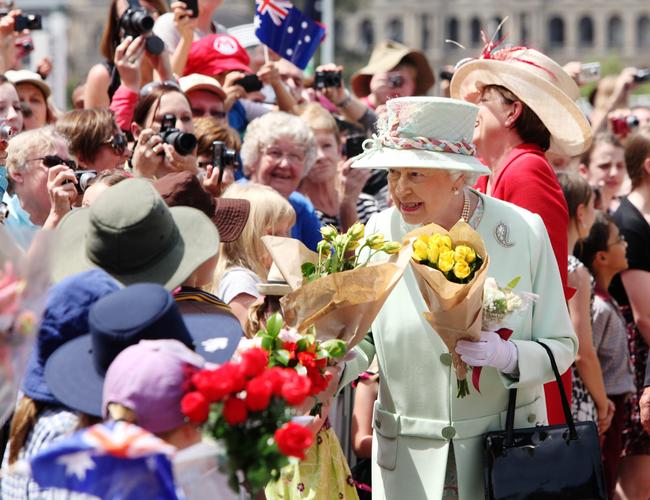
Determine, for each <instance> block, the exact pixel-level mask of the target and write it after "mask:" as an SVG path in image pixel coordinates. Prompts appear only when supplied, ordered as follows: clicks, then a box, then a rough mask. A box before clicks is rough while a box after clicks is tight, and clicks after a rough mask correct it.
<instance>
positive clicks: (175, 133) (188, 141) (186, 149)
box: [160, 114, 196, 156]
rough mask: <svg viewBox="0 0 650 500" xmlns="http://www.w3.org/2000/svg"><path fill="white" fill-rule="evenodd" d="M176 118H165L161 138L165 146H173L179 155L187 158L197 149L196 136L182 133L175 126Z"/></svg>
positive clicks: (171, 116)
mask: <svg viewBox="0 0 650 500" xmlns="http://www.w3.org/2000/svg"><path fill="white" fill-rule="evenodd" d="M175 124H176V117H175V116H174V115H172V114H169V115H165V116H163V119H162V123H161V125H160V137H161V138H162V140H163V142H164V143H165V144H169V145H170V146H173V147H174V149H175V150H176V152H177V153H178V154H179V155H183V156H186V155H188V154H190V153H191V152H192V151H194V148H195V147H196V136H195V135H194V134H190V133H187V132H181V131H180V130H178V129H177V128H176V127H175V126H174V125H175Z"/></svg>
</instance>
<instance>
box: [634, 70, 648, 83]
mask: <svg viewBox="0 0 650 500" xmlns="http://www.w3.org/2000/svg"><path fill="white" fill-rule="evenodd" d="M648 80H650V69H640V70H638V71H637V72H636V73H635V74H634V83H643V82H647V81H648Z"/></svg>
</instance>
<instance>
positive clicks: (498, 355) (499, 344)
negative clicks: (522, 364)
mask: <svg viewBox="0 0 650 500" xmlns="http://www.w3.org/2000/svg"><path fill="white" fill-rule="evenodd" d="M456 353H458V354H459V355H460V357H461V359H462V360H463V361H464V362H465V363H467V364H468V365H470V366H493V367H494V368H496V369H497V370H499V371H500V372H502V373H512V372H514V371H515V369H516V368H517V359H518V353H517V346H515V344H513V343H512V342H510V341H509V340H503V339H502V338H501V337H499V334H498V333H496V332H481V340H479V341H478V342H471V341H469V340H459V341H458V343H457V344H456Z"/></svg>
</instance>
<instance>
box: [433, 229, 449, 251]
mask: <svg viewBox="0 0 650 500" xmlns="http://www.w3.org/2000/svg"><path fill="white" fill-rule="evenodd" d="M431 239H432V240H433V243H435V244H436V245H437V246H439V247H442V248H444V249H446V250H451V238H450V237H449V236H447V235H446V234H440V233H436V234H434V235H433V237H432V238H431ZM442 248H441V249H440V250H442Z"/></svg>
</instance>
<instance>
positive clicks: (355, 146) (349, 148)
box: [343, 135, 366, 158]
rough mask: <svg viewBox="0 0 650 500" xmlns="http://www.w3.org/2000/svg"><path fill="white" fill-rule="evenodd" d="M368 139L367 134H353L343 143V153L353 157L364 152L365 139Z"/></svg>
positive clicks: (347, 156)
mask: <svg viewBox="0 0 650 500" xmlns="http://www.w3.org/2000/svg"><path fill="white" fill-rule="evenodd" d="M365 140H366V136H365V135H352V136H349V137H348V138H347V139H346V140H345V144H344V145H343V155H344V156H345V157H346V158H353V157H355V156H357V155H360V154H361V153H363V141H365Z"/></svg>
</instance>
